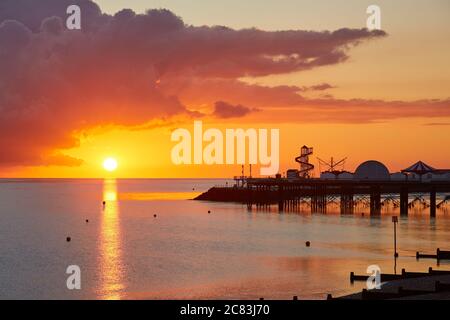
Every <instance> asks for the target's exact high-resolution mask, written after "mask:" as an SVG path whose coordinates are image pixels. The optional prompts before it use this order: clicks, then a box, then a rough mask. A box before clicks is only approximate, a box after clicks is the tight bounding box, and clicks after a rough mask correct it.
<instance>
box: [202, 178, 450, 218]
mask: <svg viewBox="0 0 450 320" xmlns="http://www.w3.org/2000/svg"><path fill="white" fill-rule="evenodd" d="M411 193H421V194H428V195H429V209H430V215H431V216H432V217H434V216H436V208H437V205H436V194H437V193H450V182H449V181H432V182H420V181H392V180H389V181H367V180H362V181H360V180H322V179H312V178H311V179H294V180H289V179H285V178H267V179H262V178H248V179H246V181H245V183H243V185H242V186H239V187H238V186H234V187H213V188H211V189H209V190H208V191H207V192H205V193H203V194H201V195H199V196H198V197H197V198H195V199H196V200H209V201H224V202H239V203H245V204H247V205H248V206H249V207H251V206H252V205H254V204H255V205H258V204H278V207H279V210H280V211H283V210H284V208H286V207H289V206H296V205H299V204H301V203H303V202H304V201H307V203H308V204H309V205H310V206H311V210H312V211H315V212H326V208H327V204H328V203H329V202H330V201H335V200H336V198H338V199H339V202H340V207H341V212H342V213H352V212H353V210H354V208H355V205H356V202H357V200H356V198H357V197H367V199H368V205H369V207H370V213H371V214H380V213H381V207H382V205H383V203H382V201H381V198H382V197H381V196H382V195H389V196H391V197H392V198H395V199H398V206H399V208H400V214H401V215H407V214H408V207H410V203H409V198H408V197H409V194H411Z"/></svg>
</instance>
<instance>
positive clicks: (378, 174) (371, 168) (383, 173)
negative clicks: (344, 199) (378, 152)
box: [353, 160, 391, 181]
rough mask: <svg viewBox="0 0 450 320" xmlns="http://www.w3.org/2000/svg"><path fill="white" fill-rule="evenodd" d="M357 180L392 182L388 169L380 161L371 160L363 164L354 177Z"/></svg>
mask: <svg viewBox="0 0 450 320" xmlns="http://www.w3.org/2000/svg"><path fill="white" fill-rule="evenodd" d="M353 178H354V179H355V180H370V181H386V180H390V179H391V176H390V174H389V170H388V168H386V166H385V165H384V164H382V163H381V162H379V161H375V160H369V161H366V162H363V163H361V164H360V165H359V166H358V168H356V171H355V174H354V175H353Z"/></svg>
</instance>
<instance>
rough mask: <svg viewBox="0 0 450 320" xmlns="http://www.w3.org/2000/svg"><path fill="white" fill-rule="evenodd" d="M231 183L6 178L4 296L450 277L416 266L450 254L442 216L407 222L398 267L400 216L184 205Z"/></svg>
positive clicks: (218, 293) (175, 294)
mask: <svg viewBox="0 0 450 320" xmlns="http://www.w3.org/2000/svg"><path fill="white" fill-rule="evenodd" d="M224 183H225V181H224V180H189V179H187V180H105V181H103V180H0V298H1V299H134V298H137V299H167V298H175V299H183V298H193V299H257V298H259V297H264V298H266V299H292V296H293V295H297V296H299V298H310V299H311V298H312V299H323V298H325V297H326V294H327V293H332V294H333V295H342V294H347V293H352V292H354V291H357V290H360V289H361V287H362V286H363V285H364V283H362V284H361V283H357V284H355V285H351V284H350V282H349V273H350V271H355V272H356V273H360V274H364V273H365V271H366V269H367V267H368V266H369V265H372V264H377V265H379V266H380V267H381V269H382V272H388V273H392V272H394V271H395V270H394V269H396V271H397V272H400V270H401V268H406V269H407V270H408V271H409V270H411V271H426V270H427V268H428V267H429V266H432V267H433V268H436V269H439V268H441V269H447V270H448V269H450V265H449V264H445V263H443V262H441V265H440V266H438V265H436V261H434V260H420V261H416V259H415V252H416V251H425V252H435V250H436V248H437V247H440V248H441V249H450V213H448V212H447V211H445V210H439V211H438V215H437V217H436V219H430V217H429V215H428V212H427V211H426V210H425V211H423V212H421V211H413V212H412V213H411V214H410V215H409V217H407V218H401V219H400V220H399V225H398V251H399V254H400V258H399V259H398V260H397V262H396V264H395V263H394V259H393V258H392V257H393V225H392V222H391V215H392V214H396V212H395V211H390V209H386V210H385V211H384V212H383V214H382V215H381V217H370V216H369V215H368V214H367V212H366V213H365V214H364V215H363V214H362V212H363V210H362V209H361V212H359V211H358V212H357V213H356V214H354V215H339V214H337V213H333V211H332V210H331V211H332V212H331V213H328V214H311V213H309V212H308V210H307V208H304V210H300V211H299V212H290V213H281V214H280V213H277V211H276V208H265V209H264V210H261V209H256V208H253V210H252V211H248V209H247V207H246V206H245V205H239V204H230V203H212V202H200V201H192V200H187V199H190V198H193V197H194V196H195V195H197V194H198V193H199V192H202V191H206V190H207V189H208V188H209V187H211V186H213V185H216V184H224ZM193 189H194V190H193ZM103 200H105V201H106V205H105V207H103V205H102V201H103ZM208 210H210V211H211V214H208ZM336 212H337V211H336ZM155 214H156V215H157V216H156V218H155V217H154V215H155ZM86 219H88V220H89V222H88V223H86V222H85V220H86ZM67 236H70V237H71V239H72V240H71V241H70V242H67V241H66V237H67ZM306 241H311V247H309V248H307V247H306V246H305V242H306ZM69 265H78V266H79V267H80V269H81V290H68V289H67V286H66V279H67V277H68V275H67V274H66V269H67V267H68V266H69Z"/></svg>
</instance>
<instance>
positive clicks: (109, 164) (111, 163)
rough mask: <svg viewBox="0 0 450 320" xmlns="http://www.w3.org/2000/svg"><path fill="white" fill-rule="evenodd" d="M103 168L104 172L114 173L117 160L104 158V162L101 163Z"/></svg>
mask: <svg viewBox="0 0 450 320" xmlns="http://www.w3.org/2000/svg"><path fill="white" fill-rule="evenodd" d="M103 168H104V169H105V170H106V171H110V172H112V171H114V170H116V169H117V160H116V159H114V158H106V159H105V161H103Z"/></svg>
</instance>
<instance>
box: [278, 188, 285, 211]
mask: <svg viewBox="0 0 450 320" xmlns="http://www.w3.org/2000/svg"><path fill="white" fill-rule="evenodd" d="M283 210H284V189H283V186H282V185H281V184H279V185H278V212H283Z"/></svg>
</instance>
